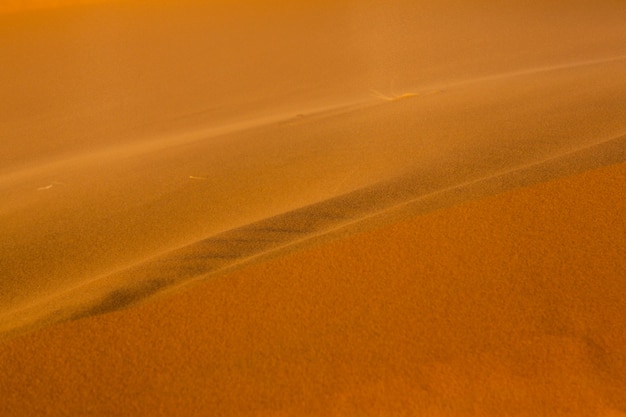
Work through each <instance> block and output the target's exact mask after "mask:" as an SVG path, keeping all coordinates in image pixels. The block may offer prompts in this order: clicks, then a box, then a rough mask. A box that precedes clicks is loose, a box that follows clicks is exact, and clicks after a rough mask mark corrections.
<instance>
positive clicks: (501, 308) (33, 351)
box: [0, 164, 626, 416]
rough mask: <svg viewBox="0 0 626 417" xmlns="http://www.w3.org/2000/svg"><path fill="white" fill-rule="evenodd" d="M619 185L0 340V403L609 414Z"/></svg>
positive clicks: (40, 408) (376, 238)
mask: <svg viewBox="0 0 626 417" xmlns="http://www.w3.org/2000/svg"><path fill="white" fill-rule="evenodd" d="M625 187H626V164H621V165H617V166H611V167H607V168H603V169H599V170H594V171H590V172H588V173H585V174H581V175H577V176H574V177H569V178H566V179H562V180H558V181H554V182H548V183H544V184H541V185H536V186H533V187H529V188H521V189H517V190H515V191H512V192H507V193H504V194H501V195H498V196H495V197H489V198H485V199H482V200H478V201H473V202H470V203H466V204H462V205H459V206H455V207H452V208H449V209H445V210H442V211H438V212H434V213H431V214H428V215H423V216H418V217H415V218H413V219H411V220H408V221H405V222H401V223H397V224H393V225H391V226H388V227H385V228H382V229H377V230H372V231H370V232H367V233H363V234H357V235H353V236H350V237H348V238H345V239H342V240H338V241H335V242H331V243H328V244H326V245H322V246H318V247H313V248H309V249H305V250H302V251H300V252H298V253H293V254H290V255H287V256H284V257H281V258H278V259H275V260H270V261H268V262H265V263H262V264H258V265H255V266H253V267H249V268H244V269H242V270H240V271H238V272H236V273H233V274H229V275H223V276H220V277H216V278H214V279H211V280H209V281H208V282H206V283H204V284H202V285H198V286H196V287H194V288H193V289H192V290H189V291H186V292H183V293H181V294H179V295H177V296H175V297H171V298H163V299H160V300H158V301H156V302H153V303H147V304H143V305H141V306H139V307H137V308H135V309H131V310H126V311H123V312H118V313H112V314H109V315H104V316H98V317H95V318H92V319H89V320H79V321H75V322H71V323H66V324H62V325H58V326H54V327H51V328H48V329H46V330H44V331H41V332H35V333H32V334H29V335H25V336H21V337H18V338H15V339H12V340H9V341H6V342H4V343H3V344H2V345H0V367H1V372H0V374H1V375H3V376H2V378H1V382H2V383H1V384H0V397H1V398H3V401H2V402H1V403H0V404H1V406H0V413H1V415H7V416H8V415H44V414H45V415H147V414H151V415H163V416H168V415H181V416H182V415H324V416H327V415H424V414H427V415H432V416H440V415H441V416H450V415H452V416H457V415H481V416H501V415H523V416H538V415H546V416H554V415H568V416H569V415H581V416H582V415H585V416H589V415H599V416H619V415H624V413H626V403H625V402H624V399H625V398H626V355H625V351H624V346H625V344H626V315H625V313H624V311H625V310H624V300H623V294H624V291H626V280H625V277H626V259H625V257H624V256H623V254H624V252H625V250H626V237H625V234H624V230H625V226H626V224H625V219H626V216H625V215H626V199H624V198H623V195H624V191H625ZM600 202H601V203H600ZM620 412H621V414H620Z"/></svg>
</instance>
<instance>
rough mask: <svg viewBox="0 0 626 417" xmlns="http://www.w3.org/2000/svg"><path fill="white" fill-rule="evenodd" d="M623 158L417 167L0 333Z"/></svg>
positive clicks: (37, 304) (624, 157)
mask: <svg viewBox="0 0 626 417" xmlns="http://www.w3.org/2000/svg"><path fill="white" fill-rule="evenodd" d="M624 161H626V135H621V136H618V137H616V138H613V139H610V140H607V141H604V142H601V143H598V144H594V145H592V146H588V147H584V148H582V149H575V150H573V151H567V152H564V153H563V154H560V155H557V156H553V157H550V158H549V159H546V160H540V161H537V162H533V163H530V164H527V165H522V166H517V167H514V168H511V169H507V170H505V171H503V172H496V173H493V174H490V175H488V176H486V177H478V178H475V179H471V180H469V181H464V182H460V183H454V182H453V181H454V180H458V179H459V178H455V177H446V178H439V179H437V177H436V176H435V177H433V178H428V181H427V182H428V183H429V185H428V186H424V181H425V175H424V173H423V172H420V171H418V172H417V173H413V174H411V175H405V176H402V177H400V178H395V179H393V180H390V181H384V182H381V183H378V184H375V185H372V186H368V187H365V188H363V189H359V190H356V191H352V192H350V193H347V194H344V195H340V196H337V197H333V198H331V199H328V200H325V201H321V202H317V203H315V204H311V205H308V206H306V207H302V208H298V209H295V210H291V211H288V212H285V213H281V214H278V215H274V216H272V217H270V218H267V219H264V220H261V221H257V222H254V223H251V224H248V225H244V226H240V227H237V228H235V229H232V230H229V231H226V232H222V233H219V234H217V235H215V236H211V237H208V238H203V239H201V240H198V241H195V242H193V243H189V244H186V245H185V246H184V247H181V248H177V249H174V250H171V251H169V252H167V253H165V254H160V255H158V256H156V257H153V258H151V259H149V260H147V261H143V262H139V263H138V264H136V265H132V266H130V267H128V268H127V269H124V270H122V271H120V272H116V273H114V274H109V275H106V276H101V277H97V278H94V279H90V280H85V281H84V282H81V283H80V284H78V285H76V286H75V287H72V288H68V289H65V290H63V291H61V292H59V293H53V294H49V295H47V296H46V297H45V298H44V299H43V300H35V301H34V302H31V303H29V304H27V305H26V306H23V307H21V308H19V309H17V310H16V311H10V312H8V313H5V315H4V316H3V322H4V327H1V328H0V338H4V337H10V336H13V335H15V334H18V333H21V332H24V331H26V330H32V329H34V328H37V327H41V326H43V325H49V324H53V323H56V322H61V321H65V320H75V319H80V318H85V317H90V316H93V315H98V314H104V313H109V312H112V311H116V310H119V309H124V308H128V307H130V306H132V305H134V304H136V303H138V302H143V301H145V300H147V299H149V298H150V297H153V296H155V295H158V294H161V293H165V292H171V291H175V290H176V291H178V290H181V288H180V287H181V286H186V285H188V284H191V283H194V282H197V281H199V280H200V281H201V280H205V279H208V278H210V277H211V276H213V275H215V274H225V273H228V272H231V271H233V270H236V269H238V268H241V267H243V266H246V265H248V264H250V263H254V262H258V261H260V260H264V259H267V258H269V257H276V256H280V255H284V254H285V253H288V252H291V251H293V250H296V249H301V248H302V247H304V246H308V245H314V244H316V243H319V242H320V241H327V240H328V239H336V238H337V237H338V236H345V235H346V234H352V233H356V232H357V231H362V230H369V229H372V228H374V227H380V226H381V225H382V224H389V223H390V222H392V221H398V220H399V219H403V218H408V217H413V216H416V215H420V214H424V213H427V212H430V211H433V210H437V209H442V208H445V207H449V206H451V205H454V204H459V203H462V202H464V201H467V200H475V199H481V198H484V197H487V196H489V195H494V194H498V193H501V192H505V191H507V190H509V189H512V188H517V187H523V186H528V185H532V184H537V183H540V182H545V181H549V180H554V179H558V178H561V177H564V176H569V175H574V174H578V173H581V172H584V171H586V170H590V169H594V168H598V167H602V166H606V165H611V164H619V163H622V162H624Z"/></svg>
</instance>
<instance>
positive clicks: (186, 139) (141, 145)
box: [0, 55, 626, 183]
mask: <svg viewBox="0 0 626 417" xmlns="http://www.w3.org/2000/svg"><path fill="white" fill-rule="evenodd" d="M621 61H626V55H616V56H610V57H604V58H598V59H592V60H585V61H573V62H567V63H562V64H557V65H550V66H541V67H528V68H522V69H519V70H515V71H506V72H499V73H493V74H488V75H485V76H481V77H472V78H466V79H460V80H455V81H452V82H447V83H442V84H435V85H425V86H416V87H415V88H414V89H413V90H415V91H416V92H415V93H413V92H408V93H407V92H405V93H399V94H396V95H392V96H387V95H384V94H382V93H379V92H378V91H376V93H377V95H375V96H374V97H375V100H372V98H371V97H370V98H368V99H358V98H354V97H353V98H348V97H346V98H345V100H343V101H342V102H340V103H333V104H332V105H327V106H322V107H320V106H315V107H310V106H307V105H306V104H305V105H303V108H300V109H299V111H300V113H298V116H302V115H307V116H315V115H333V114H339V113H343V112H346V111H349V110H354V109H362V108H365V107H369V106H372V105H377V104H378V102H379V99H381V98H382V99H384V100H385V101H389V102H394V101H398V100H400V99H414V98H419V97H420V96H422V95H427V94H432V93H434V92H441V91H442V89H445V90H446V91H448V92H449V91H450V89H454V88H458V87H462V86H465V85H471V84H480V83H489V82H492V81H497V80H503V79H508V78H516V77H521V76H529V75H535V74H543V73H550V72H553V71H561V70H569V69H576V68H584V67H589V66H596V65H602V64H611V63H617V62H621ZM184 117H185V115H183V116H180V118H184ZM293 118H294V112H285V111H281V112H276V113H273V114H269V115H266V116H263V117H256V118H249V119H246V120H244V121H236V122H233V121H224V123H222V124H220V125H216V126H210V127H208V126H207V127H204V128H201V129H198V130H192V131H189V132H177V133H171V134H161V135H157V136H150V137H147V138H142V139H139V138H138V139H135V140H133V141H131V142H130V143H124V144H116V145H114V146H110V147H104V148H99V149H91V150H90V151H83V152H78V153H75V154H73V155H72V156H67V157H61V158H58V159H55V160H53V161H48V162H45V163H42V164H40V165H38V166H35V167H29V168H27V169H18V170H14V171H9V172H5V173H0V183H6V182H8V181H13V180H17V179H23V178H28V177H30V176H33V175H38V174H40V173H42V172H44V171H48V170H52V169H58V168H59V167H61V166H63V165H66V164H74V163H77V162H81V161H88V160H99V161H102V160H106V159H115V158H119V157H120V156H123V157H125V158H128V157H131V156H137V155H141V154H145V153H149V152H154V151H158V150H162V149H167V148H169V147H171V146H175V145H181V144H186V143H193V142H197V141H200V140H206V139H209V138H214V137H221V136H226V135H229V134H234V133H238V132H243V131H246V130H250V129H255V128H262V127H264V126H271V125H274V124H276V123H283V122H288V121H290V120H292V119H293Z"/></svg>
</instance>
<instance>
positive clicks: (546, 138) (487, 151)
mask: <svg viewBox="0 0 626 417" xmlns="http://www.w3.org/2000/svg"><path fill="white" fill-rule="evenodd" d="M623 70H624V60H623V59H621V58H618V59H612V60H611V59H610V60H602V61H599V62H593V63H587V64H584V65H578V64H576V65H565V66H558V67H557V68H556V69H549V70H540V71H530V72H528V71H526V70H524V71H522V73H520V74H516V75H514V76H500V77H491V78H488V79H483V80H476V79H469V81H467V82H465V83H462V84H458V85H450V86H448V87H446V88H442V89H435V90H432V89H431V88H430V87H429V88H428V89H427V91H428V92H429V93H428V94H423V95H416V96H413V97H408V98H406V99H404V100H400V101H382V102H381V101H380V100H375V99H374V98H372V97H370V99H369V101H367V102H361V103H358V102H354V101H353V102H352V103H351V104H347V105H335V106H328V105H327V106H325V107H321V108H319V107H318V110H317V111H314V112H312V113H305V114H302V115H301V116H295V117H289V118H285V113H282V112H281V113H279V114H275V115H274V116H270V117H269V118H268V117H262V118H257V119H251V120H249V121H248V122H246V123H242V122H241V121H240V122H239V123H232V124H225V125H223V126H222V127H220V126H217V127H211V128H208V130H200V131H196V130H194V129H189V128H188V129H189V130H188V133H181V132H180V131H178V130H177V129H179V128H176V127H172V128H173V129H174V130H173V132H175V133H173V134H172V133H169V134H168V133H166V132H164V131H162V132H161V135H162V136H161V139H157V140H155V138H148V139H146V140H144V141H138V142H131V143H129V144H123V145H116V144H113V145H107V146H105V147H103V148H100V149H98V148H96V149H93V150H92V151H90V152H86V153H84V154H77V155H73V156H72V157H70V158H69V159H60V160H58V161H56V162H55V161H52V163H51V164H49V165H43V166H34V167H33V168H31V169H27V170H21V171H19V170H18V171H16V172H14V173H13V174H8V175H4V176H3V177H2V180H3V181H2V188H3V195H4V196H5V202H4V204H3V206H2V208H0V215H2V216H3V222H2V223H0V227H2V228H3V229H4V233H5V236H10V239H8V240H5V241H4V242H1V243H0V244H2V245H3V246H4V247H3V249H2V250H3V252H4V253H6V254H7V256H5V257H4V258H3V260H1V261H0V263H2V267H3V270H4V271H5V272H4V273H5V276H6V278H5V279H4V280H3V281H2V282H0V285H2V287H3V292H0V298H3V300H4V302H3V311H1V312H0V315H1V316H2V317H3V319H2V323H3V329H4V330H5V331H8V330H9V329H12V328H18V327H22V326H30V325H32V324H33V323H34V322H40V320H44V322H46V320H47V319H45V317H46V316H48V315H49V316H50V320H49V322H54V321H57V320H60V319H66V318H68V317H77V316H81V315H82V316H85V315H89V314H90V313H89V311H90V309H94V308H95V309H96V310H92V312H96V311H109V310H112V309H114V308H115V306H116V305H119V306H123V305H127V304H130V303H132V302H134V301H137V300H138V298H139V296H140V294H142V293H156V292H160V291H163V290H165V288H167V287H170V286H173V285H177V284H178V283H180V282H183V281H186V280H188V279H190V278H191V277H195V276H201V275H203V274H206V273H207V272H209V271H214V270H218V269H221V268H224V267H225V265H227V264H233V263H237V262H239V261H240V260H241V259H240V258H248V257H254V256H257V255H258V254H259V253H265V252H267V250H275V249H276V248H278V247H280V246H283V245H292V244H293V243H294V242H296V241H298V240H301V239H305V240H306V237H307V236H311V235H315V234H323V233H327V232H329V231H331V230H333V229H335V228H337V227H340V226H341V225H342V224H343V223H345V224H349V223H351V222H353V221H356V220H358V219H359V218H361V217H364V216H369V215H372V214H373V213H376V212H379V211H381V210H382V211H384V210H387V209H389V208H390V207H393V206H398V205H399V206H402V204H405V203H408V204H405V205H406V206H408V207H411V206H413V204H410V202H411V201H412V200H414V199H415V198H419V197H420V196H426V195H429V194H433V193H434V197H432V196H431V200H434V201H435V202H432V203H430V204H431V206H432V207H437V205H445V204H448V203H447V201H448V200H449V201H454V198H452V197H450V196H451V195H454V194H458V195H461V196H464V197H462V198H461V197H456V198H457V201H462V200H463V199H464V198H473V197H472V193H473V195H474V196H480V195H486V194H488V193H490V192H491V193H495V192H498V190H502V189H506V186H503V185H502V184H501V183H506V182H507V180H503V177H502V176H499V175H498V174H501V173H508V175H509V176H513V177H515V176H517V177H518V179H517V182H518V184H521V185H523V184H525V183H529V182H532V181H531V180H530V178H534V180H533V181H536V180H537V179H540V180H548V179H550V178H551V175H552V177H557V176H559V175H567V173H568V172H571V173H573V172H578V171H577V170H578V169H579V168H580V169H582V167H587V168H593V167H597V166H600V165H602V164H608V163H615V162H619V161H621V158H623V148H622V142H623V137H622V135H623V134H624V124H625V123H626V122H625V121H626V114H625V113H626V110H625V109H624V106H623V97H625V96H626V85H625V84H624V82H623V81H622V79H621V78H620V77H619V76H617V74H621V73H623ZM416 91H418V92H419V90H416ZM327 104H328V103H327ZM291 112H292V113H291V114H294V113H295V114H297V112H296V111H295V109H292V110H291ZM176 132H177V133H176ZM594 146H595V148H594ZM559 158H561V159H559ZM579 159H580V161H579ZM241 161H245V162H244V163H243V166H244V169H242V168H241V167H242V162H241ZM564 161H565V162H564ZM566 161H569V162H566ZM541 162H545V164H544V165H541ZM537 164H539V166H544V167H545V168H544V169H543V171H542V170H534V169H533V168H532V167H534V166H535V165H537ZM555 164H556V165H555ZM559 164H560V165H559ZM528 166H530V167H531V169H530V171H529V170H523V169H522V168H523V167H528ZM551 166H554V167H555V168H554V169H553V171H550V170H551V168H549V167H551ZM576 166H578V167H579V168H576ZM520 169H522V170H521V171H520ZM531 172H543V174H541V175H539V174H537V175H539V176H537V175H535V177H533V176H532V175H531ZM549 172H552V174H548V173H549ZM103 174H104V175H103ZM525 175H528V178H527V179H525V178H524V176H525ZM505 177H507V176H506V175H505ZM511 184H513V182H511ZM489 187H490V188H489ZM470 190H471V192H470ZM485 190H490V191H485ZM438 192H443V194H439V195H438V194H437V193H438ZM442 196H446V197H442ZM426 201H428V198H426ZM436 201H439V202H436ZM416 205H417V206H418V207H419V206H420V205H421V206H422V207H424V206H426V205H427V204H426V203H424V201H422V200H420V201H418V202H417V203H416ZM407 210H408V209H407ZM419 210H421V209H419V208H418V209H417V211H419ZM398 211H402V210H401V209H400V208H399V209H398ZM281 216H283V217H281ZM264 219H265V220H264ZM268 219H269V220H268ZM276 219H282V220H279V223H280V222H281V221H282V222H284V223H285V224H286V225H287V226H281V227H279V229H281V230H282V229H284V230H288V229H295V230H300V233H298V234H295V233H283V234H284V236H278V235H279V233H275V234H274V235H272V234H271V233H270V235H269V239H267V240H269V242H266V243H267V245H265V244H263V243H262V240H261V241H259V242H258V243H256V244H253V245H252V246H250V247H247V248H245V247H244V248H243V252H242V255H241V256H234V257H233V256H232V255H231V258H233V259H231V258H229V259H213V260H209V261H206V260H205V264H204V265H200V264H198V263H197V262H196V264H195V265H191V266H189V268H188V269H185V268H180V271H176V269H177V266H181V265H179V264H178V263H177V262H176V261H173V262H170V263H168V262H165V264H166V266H165V267H163V265H162V264H161V263H159V262H154V263H153V267H152V268H153V269H152V270H151V267H147V269H146V270H142V268H141V266H138V265H142V264H144V263H146V262H147V265H150V264H151V262H153V261H154V260H155V259H156V260H158V259H159V257H160V256H162V257H164V258H165V259H167V257H168V256H169V255H168V254H171V253H176V252H175V250H177V249H179V248H181V247H183V248H184V247H191V248H193V245H194V242H202V241H204V240H205V239H207V236H218V235H220V234H221V233H225V234H228V233H233V234H234V235H235V237H237V233H244V234H245V231H248V232H251V231H254V225H255V224H263V222H264V221H265V222H269V224H270V227H272V222H274V221H276ZM259 222H260V223H259ZM297 223H301V225H302V226H297ZM25 225H26V226H27V227H28V230H30V232H28V233H24V230H25V229H24V226H25ZM242 230H243V231H244V232H240V231H242ZM228 231H231V232H228ZM257 238H260V239H263V236H257ZM209 240H210V239H209ZM189 245H191V246H189ZM199 245H200V246H201V244H199ZM272 245H273V246H272ZM244 246H245V245H244ZM183 251H184V250H183ZM192 252H193V250H192ZM68 254H73V255H74V256H77V257H79V258H82V259H83V261H82V262H80V263H76V262H74V261H73V260H72V258H70V257H68ZM234 258H237V259H234ZM174 259H176V257H175V256H174ZM42 268H43V269H42ZM159 268H163V269H164V270H167V271H168V274H171V275H172V276H171V277H164V274H163V273H162V272H159V270H158V269H159ZM42 270H46V271H47V273H48V274H49V276H41V273H40V271H42ZM124 271H126V272H124ZM150 271H152V272H150ZM134 274H135V275H134ZM101 277H105V278H101ZM83 283H89V284H86V285H83ZM93 283H97V284H93ZM129 283H130V287H129V288H128V289H127V290H125V289H124V288H125V287H126V286H128V285H129ZM92 285H93V288H91V289H89V290H87V289H88V288H89V287H90V286H92ZM71 288H80V289H84V290H86V291H85V293H84V294H81V293H80V291H78V292H76V291H74V292H71V291H70V292H69V293H72V294H73V295H72V297H74V296H76V297H77V300H72V297H70V299H69V300H61V299H60V298H56V299H55V300H56V301H55V302H58V301H60V302H61V305H63V306H65V303H69V304H74V305H75V307H74V311H72V312H68V311H65V309H64V308H61V307H60V306H54V307H53V305H54V303H55V302H52V304H48V303H47V302H43V303H42V304H38V303H39V301H41V300H42V299H44V300H45V299H46V297H49V296H50V295H51V294H65V295H67V294H69V293H66V292H65V291H69V289H71ZM85 298H89V299H90V300H91V301H89V302H88V303H87V305H83V304H82V303H83V302H84V299H85ZM116 300H117V301H116ZM32 303H35V305H37V304H38V307H36V308H34V309H33V310H32V312H34V313H33V314H34V316H30V315H24V314H23V313H24V311H25V310H23V309H22V307H24V306H28V305H32ZM98 303H100V304H101V305H102V306H108V307H106V308H105V307H102V306H101V307H99V309H100V310H97V307H94V306H95V305H97V304H98ZM44 305H47V306H48V307H47V308H49V310H48V311H45V308H43V307H42V306H44ZM79 310H80V311H79ZM81 311H82V312H81ZM11 312H14V313H11ZM15 312H17V313H15ZM20 315H21V316H20ZM15 320H17V322H16V321H15ZM28 323H30V324H28ZM41 323H43V322H40V324H41Z"/></svg>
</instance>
